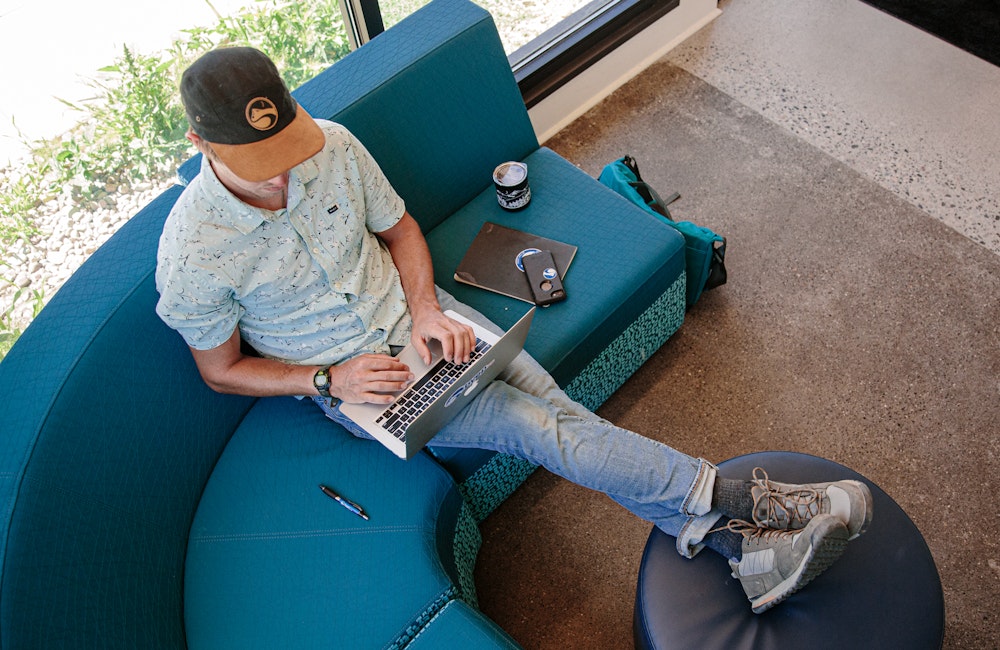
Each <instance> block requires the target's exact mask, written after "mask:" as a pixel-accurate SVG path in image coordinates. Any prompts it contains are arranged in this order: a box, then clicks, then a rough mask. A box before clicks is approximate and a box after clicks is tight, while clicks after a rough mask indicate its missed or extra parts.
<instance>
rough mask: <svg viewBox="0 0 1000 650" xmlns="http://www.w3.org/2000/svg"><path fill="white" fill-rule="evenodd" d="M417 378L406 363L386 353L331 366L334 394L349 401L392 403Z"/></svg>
mask: <svg viewBox="0 0 1000 650" xmlns="http://www.w3.org/2000/svg"><path fill="white" fill-rule="evenodd" d="M412 381H413V373H411V372H410V369H409V368H408V367H407V366H406V364H405V363H401V362H399V361H398V360H397V359H395V358H394V357H390V356H388V355H385V354H362V355H360V356H357V357H354V358H353V359H351V360H349V361H345V362H344V363H342V364H340V365H338V366H333V367H332V368H330V394H331V395H333V396H334V397H337V398H340V399H341V400H343V401H345V402H350V403H355V404H357V403H361V402H371V403H373V404H391V403H392V400H393V399H394V396H393V393H398V392H399V391H401V390H403V389H404V388H406V387H407V386H409V385H410V382H412Z"/></svg>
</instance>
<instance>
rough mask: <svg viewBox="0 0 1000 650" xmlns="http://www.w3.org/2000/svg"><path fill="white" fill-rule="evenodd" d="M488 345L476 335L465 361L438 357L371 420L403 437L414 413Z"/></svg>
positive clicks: (441, 391) (481, 354)
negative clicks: (473, 346) (437, 359)
mask: <svg viewBox="0 0 1000 650" xmlns="http://www.w3.org/2000/svg"><path fill="white" fill-rule="evenodd" d="M490 347H491V346H490V344H489V343H487V342H486V341H484V340H482V339H479V338H477V339H476V348H475V349H474V350H473V351H472V353H471V354H470V355H469V363H457V364H456V363H451V362H450V361H445V360H444V359H441V360H440V361H438V362H437V363H436V364H435V365H434V367H433V368H431V369H430V370H428V371H427V373H426V374H424V376H423V377H421V378H420V381H418V382H417V383H415V384H413V385H412V386H410V388H408V389H407V391H406V392H405V393H403V394H402V395H400V396H399V397H398V398H397V399H396V401H395V402H393V403H392V405H390V406H389V408H387V409H386V410H384V411H382V413H381V414H380V415H379V416H378V418H376V419H375V424H377V425H379V426H381V427H382V428H383V429H385V430H386V431H388V432H389V433H391V434H392V435H394V436H396V437H397V438H399V439H400V440H405V439H406V429H407V427H409V426H410V423H411V422H413V420H415V419H416V417H417V416H418V415H420V414H421V413H423V412H424V411H425V410H426V409H427V407H428V406H430V404H431V403H433V401H434V400H435V399H437V398H438V397H439V396H440V395H441V394H442V393H444V392H445V391H446V390H448V389H449V388H450V387H451V385H452V384H454V383H455V382H456V381H457V380H458V378H459V377H460V376H461V375H462V373H463V372H465V369H466V368H468V367H469V366H470V365H472V364H473V363H475V362H476V359H478V358H479V357H481V356H483V354H485V353H486V351H487V350H489V349H490Z"/></svg>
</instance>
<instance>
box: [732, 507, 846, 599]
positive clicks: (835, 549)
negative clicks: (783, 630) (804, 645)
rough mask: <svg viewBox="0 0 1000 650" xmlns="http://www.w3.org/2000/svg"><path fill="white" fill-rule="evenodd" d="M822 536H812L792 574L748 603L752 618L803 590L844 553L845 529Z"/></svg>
mask: <svg viewBox="0 0 1000 650" xmlns="http://www.w3.org/2000/svg"><path fill="white" fill-rule="evenodd" d="M838 523H839V521H838ZM822 533H823V531H814V532H813V536H812V538H811V539H810V540H809V551H808V552H807V553H806V557H805V560H803V561H802V562H801V563H800V564H799V568H798V570H797V571H796V572H795V573H793V574H792V575H790V576H789V577H787V578H786V579H784V580H782V581H781V582H780V583H779V584H778V585H777V586H775V587H774V588H772V589H771V590H770V591H768V592H767V593H766V594H764V595H763V596H760V597H758V598H756V599H755V600H753V601H751V602H750V607H751V608H752V609H753V613H754V614H760V613H761V612H766V611H767V610H769V609H771V608H772V607H774V606H775V605H777V604H778V603H780V602H782V601H783V600H785V599H786V598H788V597H789V596H791V595H792V594H794V593H795V592H796V591H798V590H799V589H802V587H805V586H806V585H807V584H809V583H810V582H811V581H812V579H813V578H815V577H816V576H818V575H819V574H821V573H823V571H825V570H826V569H828V568H829V567H830V565H831V564H833V563H834V562H836V561H837V558H839V557H840V556H841V554H843V552H844V549H846V548H847V541H848V534H849V533H848V532H847V527H846V526H843V525H842V524H841V525H840V526H838V527H837V528H834V529H832V530H829V531H828V532H827V533H826V534H825V535H824V534H822ZM859 534H860V533H859ZM817 535H819V537H820V538H819V540H818V541H817V540H816V537H817Z"/></svg>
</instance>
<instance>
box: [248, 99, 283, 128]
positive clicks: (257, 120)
mask: <svg viewBox="0 0 1000 650" xmlns="http://www.w3.org/2000/svg"><path fill="white" fill-rule="evenodd" d="M246 115H247V122H248V123H249V124H250V126H252V127H253V128H255V129H257V130H258V131H270V130H271V129H273V128H274V126H275V125H276V124H277V123H278V108H277V107H276V106H275V105H274V102H272V101H271V100H270V99H268V98H267V97H255V98H253V99H251V100H250V101H249V103H247V109H246Z"/></svg>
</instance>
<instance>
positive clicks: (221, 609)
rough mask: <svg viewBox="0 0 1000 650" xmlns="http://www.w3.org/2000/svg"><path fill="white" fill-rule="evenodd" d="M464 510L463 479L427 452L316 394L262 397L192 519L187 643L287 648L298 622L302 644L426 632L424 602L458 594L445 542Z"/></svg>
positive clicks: (364, 644) (366, 643)
mask: <svg viewBox="0 0 1000 650" xmlns="http://www.w3.org/2000/svg"><path fill="white" fill-rule="evenodd" d="M320 483H323V484H327V485H329V486H330V487H332V488H333V489H335V490H337V491H338V492H339V493H340V494H342V495H343V496H345V497H347V498H349V499H351V500H353V501H355V502H357V503H358V504H360V505H361V506H362V507H363V508H364V510H365V512H366V513H367V514H368V515H369V516H370V518H371V519H370V521H365V520H363V519H361V518H360V517H358V516H356V515H354V514H353V513H351V512H349V511H348V510H347V509H345V508H343V507H342V506H341V505H339V504H338V503H337V502H335V501H333V500H332V499H330V498H329V497H328V496H326V495H325V494H323V492H321V491H320V489H319V487H318V486H319V484H320ZM460 507H461V496H460V495H459V493H458V490H457V487H456V486H455V483H454V481H452V479H451V477H450V476H448V474H447V472H445V471H444V470H443V469H442V468H441V467H439V466H438V465H437V464H436V463H435V462H434V461H433V460H431V459H430V458H429V457H427V456H425V455H419V456H417V457H416V458H414V459H413V460H410V461H402V460H400V459H398V458H396V457H395V456H393V455H392V454H389V453H386V452H385V450H384V449H383V448H382V447H381V446H380V445H377V444H375V443H372V442H371V441H367V440H360V439H357V438H354V437H353V436H351V435H350V434H349V433H347V432H346V431H344V430H343V429H342V428H340V427H338V426H337V425H335V424H333V423H332V422H330V421H329V420H328V419H326V417H325V416H323V414H322V413H321V412H320V410H319V409H317V408H316V407H315V405H313V404H312V403H311V402H308V401H306V400H296V399H294V398H267V399H261V400H259V401H258V402H257V404H256V405H255V406H254V408H253V409H252V410H251V411H250V413H249V414H248V415H247V417H246V419H245V420H244V421H243V423H242V425H241V426H240V428H239V429H238V430H237V432H236V433H235V434H234V435H233V438H232V440H231V441H230V443H229V445H228V446H227V447H226V450H225V453H224V454H223V455H222V458H221V459H220V460H219V463H218V465H217V466H216V468H215V470H214V472H213V473H212V477H211V480H210V481H209V483H208V485H207V486H206V488H205V492H204V495H203V496H202V500H201V505H200V506H199V508H198V514H197V517H196V518H195V521H194V524H193V525H192V528H191V536H190V545H189V548H188V556H187V563H186V571H187V578H186V580H185V597H184V603H185V620H186V624H187V639H188V646H189V647H190V648H191V649H192V650H195V649H197V648H211V649H212V650H220V649H222V648H240V649H242V650H247V649H249V648H268V649H272V648H281V647H288V646H287V643H288V635H289V631H290V630H294V631H295V643H294V646H295V647H297V648H311V647H326V648H330V647H344V648H346V647H357V648H369V647H382V646H383V645H384V644H385V643H386V642H387V641H388V640H393V639H398V638H400V637H401V636H404V635H406V634H407V633H408V630H410V628H411V627H413V628H414V630H415V629H419V628H420V626H421V623H422V622H421V621H420V620H419V619H420V617H421V615H422V614H423V613H424V612H428V614H427V615H428V617H429V616H430V615H432V614H433V613H434V611H436V609H435V608H439V607H441V606H443V605H444V603H445V602H447V601H448V600H450V599H452V598H454V597H457V595H458V593H459V592H458V589H457V585H458V583H459V579H458V576H457V575H449V574H448V573H447V572H446V571H445V569H444V567H445V566H447V565H449V564H450V565H452V566H454V563H453V562H444V563H443V562H442V560H441V559H439V557H440V551H439V547H438V540H439V539H441V540H452V539H453V538H454V536H455V526H456V519H455V517H454V513H457V512H458V511H459V509H460ZM449 552H450V551H449ZM409 633H413V630H410V632H409Z"/></svg>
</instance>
